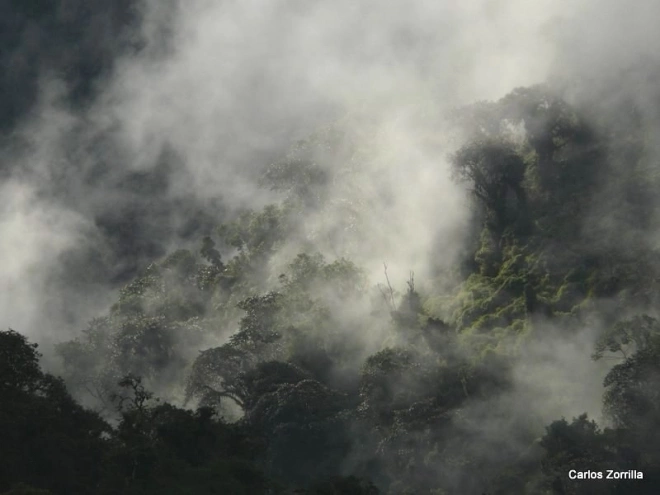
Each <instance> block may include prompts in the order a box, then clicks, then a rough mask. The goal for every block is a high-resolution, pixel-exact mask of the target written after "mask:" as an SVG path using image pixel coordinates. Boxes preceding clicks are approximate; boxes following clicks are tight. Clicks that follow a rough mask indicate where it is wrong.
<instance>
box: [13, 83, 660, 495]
mask: <svg viewBox="0 0 660 495" xmlns="http://www.w3.org/2000/svg"><path fill="white" fill-rule="evenodd" d="M619 115H621V114H619ZM454 123H455V126H456V127H457V128H458V129H460V131H461V133H462V135H463V136H464V142H465V144H464V145H463V146H462V147H460V148H459V149H458V150H457V151H456V152H455V153H454V154H452V156H451V163H452V166H453V170H454V175H455V179H456V181H457V182H458V183H460V184H464V185H465V186H466V187H467V188H468V189H469V190H470V191H471V193H472V194H471V197H472V201H473V206H474V208H473V217H472V219H471V226H472V227H471V232H472V234H471V236H469V239H468V241H467V244H466V247H465V250H464V255H463V257H462V259H460V260H458V261H457V262H456V266H455V269H454V270H453V272H452V273H451V274H445V275H444V276H445V277H450V278H452V280H455V281H456V285H455V287H452V288H450V289H447V284H446V283H440V282H438V283H437V284H436V283H435V282H434V281H430V282H427V281H423V282H424V289H420V288H419V287H418V286H417V285H416V282H417V283H419V281H416V280H415V278H414V275H413V274H411V277H410V280H409V281H408V285H407V287H406V288H405V290H403V291H402V292H399V291H397V290H395V288H393V287H392V286H391V285H390V284H389V279H386V280H385V283H384V284H381V285H377V286H373V285H372V282H371V281H369V280H367V277H366V275H365V273H364V272H363V271H362V270H361V269H360V267H359V266H356V264H355V263H353V262H352V261H350V260H349V259H347V258H345V257H341V256H339V257H337V258H336V259H327V257H324V256H322V255H321V254H319V247H318V245H317V244H316V243H320V242H321V241H320V240H319V239H318V238H317V237H315V233H314V232H310V231H309V230H308V229H309V223H308V222H306V220H307V219H309V218H310V217H311V216H312V215H319V216H322V215H333V213H334V214H335V215H334V216H333V217H332V218H333V219H334V221H335V224H334V225H333V229H335V230H334V231H333V236H332V238H333V239H335V240H336V239H340V241H338V242H355V243H358V244H359V242H360V235H368V234H367V233H366V232H360V228H359V225H360V218H361V215H363V214H364V212H365V209H368V208H369V205H364V204H361V203H359V202H356V203H350V202H348V201H343V202H342V199H343V198H337V197H335V196H333V192H334V193H336V191H337V189H332V188H331V187H330V185H335V187H336V184H337V182H338V181H339V180H340V178H341V177H345V176H350V174H351V173H352V172H354V169H352V168H351V167H355V166H356V165H355V163H356V159H355V158H356V157H358V158H357V159H358V160H359V159H361V157H362V156H363V155H364V153H365V150H364V149H361V148H360V140H357V139H355V136H353V135H352V134H351V132H349V131H348V130H346V126H343V125H342V123H338V124H336V125H334V126H330V127H328V128H326V129H323V130H321V131H319V132H318V133H316V134H314V135H313V136H311V137H310V138H309V139H307V140H305V141H302V142H300V143H298V144H297V145H296V146H295V147H294V148H293V149H292V151H291V153H290V154H289V155H287V156H286V157H285V158H284V159H283V160H282V161H279V162H277V163H275V164H273V165H271V166H269V167H268V168H267V169H266V171H265V173H264V175H263V179H262V182H263V185H264V187H267V188H272V189H274V190H276V191H278V192H279V193H280V194H281V197H282V200H281V202H280V203H278V204H273V205H269V206H266V207H265V208H263V209H262V210H259V211H246V212H245V213H244V214H243V215H241V216H240V217H239V218H238V219H237V220H236V221H233V222H229V223H225V224H222V225H220V226H218V228H216V229H215V230H214V231H213V232H209V234H210V235H208V236H205V237H203V238H201V239H200V240H199V247H198V249H197V250H196V251H194V250H179V251H176V252H173V253H171V254H170V255H169V256H166V257H164V258H162V259H161V260H159V261H157V262H154V263H152V264H150V265H149V266H148V267H146V268H145V269H144V270H143V271H142V273H141V274H140V275H139V276H137V277H136V278H135V279H134V280H133V281H131V282H130V283H129V284H128V285H126V286H125V287H124V288H123V289H122V290H121V291H120V294H119V298H118V300H117V301H116V304H114V305H113V307H112V309H111V310H110V312H109V313H108V314H106V315H103V316H102V317H100V318H97V319H95V320H93V321H91V322H90V324H89V326H88V327H87V328H86V329H85V330H84V331H83V332H82V334H81V335H80V336H79V337H78V338H77V339H75V340H72V341H69V342H66V343H62V344H61V345H60V346H59V347H58V353H59V355H60V357H61V358H62V360H63V363H64V370H65V372H64V376H63V379H60V378H56V377H54V376H52V375H50V374H48V373H45V372H43V371H42V370H41V369H40V367H39V362H38V361H39V354H38V353H37V351H36V345H34V344H31V343H29V342H28V341H27V340H26V338H25V337H23V336H21V335H20V334H19V333H16V332H14V331H12V330H9V331H5V332H2V333H0V377H1V381H0V394H1V397H0V438H2V448H1V449H0V455H1V456H2V458H1V459H0V492H1V493H3V494H14V495H17V494H28V493H30V494H67V495H68V494H78V493H80V494H87V493H98V494H106V493H107V494H110V493H123V494H148V493H154V494H155V493H159V494H161V493H165V494H169V493H172V494H175V493H177V494H178V493H181V494H183V493H232V494H233V493H235V494H241V493H245V494H248V493H249V494H253V493H273V494H275V493H301V494H302V493H307V494H340V493H341V494H355V495H358V494H377V493H384V494H392V495H394V494H429V495H431V494H435V495H439V494H459V493H460V494H463V493H490V494H514V493H521V494H523V493H528V494H542V493H545V494H592V493H593V494H596V493H598V494H605V493H612V494H615V493H616V494H619V493H658V492H659V491H660V437H659V435H660V434H659V433H658V431H660V428H659V427H660V393H659V391H660V382H659V381H658V380H659V379H660V321H658V320H657V319H656V316H657V313H656V309H655V308H657V307H658V306H657V305H658V301H657V300H656V294H657V293H658V291H657V289H658V287H657V284H658V281H659V280H660V274H658V273H657V271H658V267H659V266H660V264H659V263H658V261H660V260H659V259H658V252H657V251H656V250H654V249H653V247H652V245H650V243H648V242H645V240H644V239H645V238H644V233H645V232H646V230H647V229H648V228H649V227H650V226H651V225H652V222H653V219H654V215H655V214H656V210H655V205H654V202H653V191H654V190H657V186H658V176H657V174H655V173H654V172H653V167H652V165H653V163H652V158H653V157H652V155H651V154H650V153H647V149H648V147H649V143H648V142H647V139H648V137H647V136H648V135H647V134H646V133H645V132H644V127H643V126H644V123H643V122H640V121H637V124H636V125H637V127H635V124H634V122H633V123H630V122H626V123H625V125H623V124H621V123H620V125H615V124H614V123H613V122H611V121H608V120H606V119H601V120H598V119H595V118H592V117H589V118H587V116H586V115H585V114H584V112H582V111H581V110H580V109H579V107H578V106H573V105H570V104H569V103H567V102H566V101H564V100H563V99H562V98H561V97H560V96H559V95H558V94H556V93H554V92H552V91H550V90H549V89H547V88H544V87H533V88H526V89H518V90H515V91H514V92H512V93H511V94H509V95H507V96H506V97H505V98H503V99H502V100H500V101H498V102H495V103H479V104H476V105H473V106H471V107H468V108H464V109H461V110H460V111H459V112H457V113H456V115H455V120H454ZM321 151H322V153H321ZM320 156H322V157H323V159H320V158H319V157H320ZM351 157H352V158H354V159H350V158H351ZM444 158H445V157H444V156H438V160H439V161H441V160H444ZM338 202H339V203H341V208H343V210H342V212H343V213H342V214H341V215H336V209H333V208H336V207H337V203H338ZM393 235H396V233H394V234H393ZM323 242H325V241H323ZM439 273H440V272H439ZM385 276H387V271H386V272H385ZM439 277H440V276H439ZM596 316H597V321H598V324H597V328H602V330H601V331H600V333H599V338H598V340H597V342H596V344H595V346H594V354H593V359H595V360H601V359H606V358H607V359H612V360H613V362H614V363H615V364H614V365H613V366H612V367H611V368H610V370H609V372H608V373H607V376H606V378H605V380H604V383H603V390H602V392H603V413H604V418H605V423H604V424H603V425H602V426H599V425H597V424H596V423H595V422H594V421H592V420H590V419H589V418H588V417H587V416H586V415H582V416H579V417H577V418H567V419H563V418H556V421H554V422H552V423H551V424H545V425H543V424H540V423H539V415H538V414H536V412H535V408H534V407H533V406H532V405H530V404H520V403H518V402H517V401H520V400H523V397H524V396H523V395H522V394H519V393H518V391H517V385H516V381H515V379H514V370H515V369H516V367H517V366H519V365H520V363H521V362H522V361H523V360H524V359H525V355H526V352H527V349H529V347H530V346H531V345H533V343H535V342H542V341H543V340H542V339H543V338H544V337H545V338H552V339H555V340H564V339H567V340H568V339H571V338H572V336H573V335H575V334H576V333H577V332H578V331H579V330H580V329H581V328H584V327H586V326H589V325H594V321H595V320H594V318H595V317H596ZM575 380H580V377H578V376H576V377H575ZM65 384H66V385H65ZM67 388H68V390H67ZM73 397H75V398H76V399H77V400H78V401H82V403H84V404H86V407H83V406H81V405H80V404H79V402H77V401H76V400H74V398H73ZM157 397H158V398H157ZM173 404H178V405H173ZM571 469H577V470H578V471H586V470H591V471H603V472H606V471H607V470H608V469H613V470H616V471H628V470H637V471H641V472H643V476H644V479H643V480H615V481H612V480H608V481H603V480H587V481H585V480H571V479H569V478H568V472H569V470H571Z"/></svg>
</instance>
